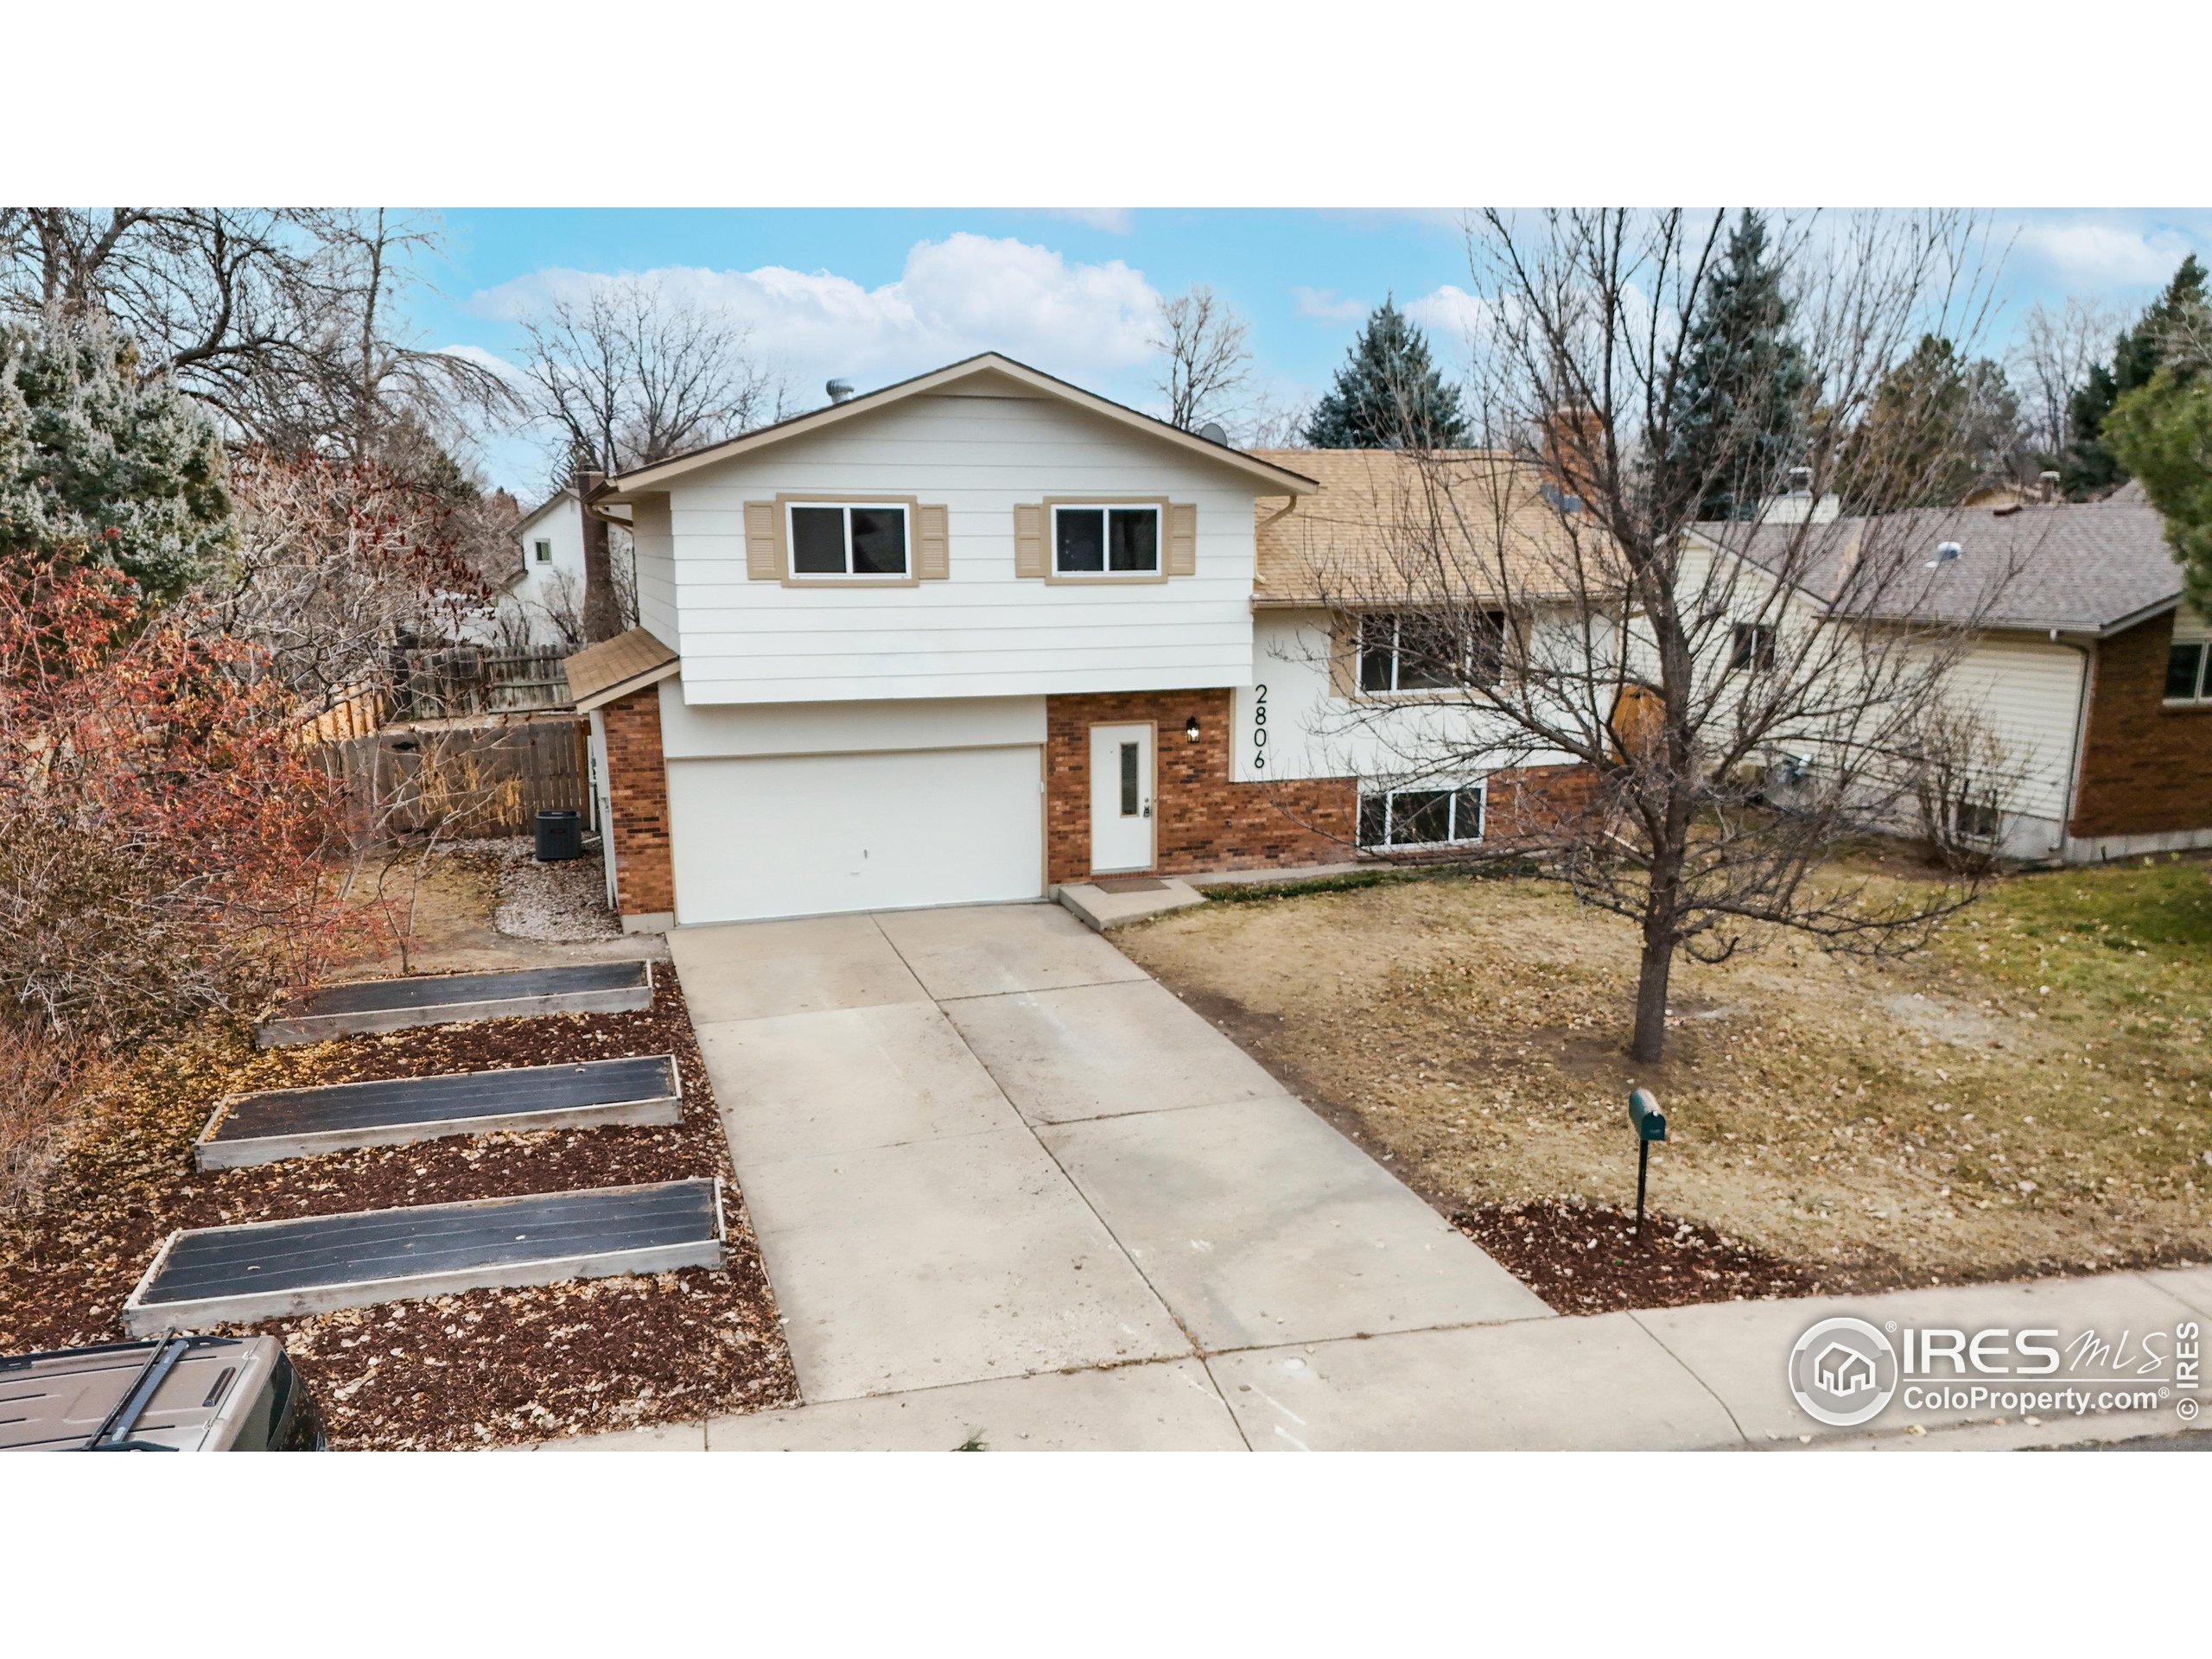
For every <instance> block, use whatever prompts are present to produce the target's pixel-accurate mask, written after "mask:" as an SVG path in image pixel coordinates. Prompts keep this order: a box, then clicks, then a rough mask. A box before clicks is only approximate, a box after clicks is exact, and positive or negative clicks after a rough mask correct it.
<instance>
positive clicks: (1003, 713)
mask: <svg viewBox="0 0 2212 1659" xmlns="http://www.w3.org/2000/svg"><path fill="white" fill-rule="evenodd" d="M660 733H661V749H662V752H663V753H664V754H665V755H666V756H667V757H668V759H670V760H714V759H720V758H724V757H731V756H748V755H766V754H855V753H879V752H883V751H888V750H896V749H975V748H1001V747H1007V746H1009V745H1017V744H1037V743H1042V742H1043V741H1045V699H1044V698H1042V697H964V698H938V699H927V700H925V699H920V698H916V699H911V700H907V701H903V702H902V701H897V700H879V701H874V702H775V703H752V704H747V703H710V702H702V701H700V700H698V699H696V698H691V699H687V698H686V696H685V695H684V690H683V685H682V683H680V682H679V681H676V680H664V681H662V682H661V688H660Z"/></svg>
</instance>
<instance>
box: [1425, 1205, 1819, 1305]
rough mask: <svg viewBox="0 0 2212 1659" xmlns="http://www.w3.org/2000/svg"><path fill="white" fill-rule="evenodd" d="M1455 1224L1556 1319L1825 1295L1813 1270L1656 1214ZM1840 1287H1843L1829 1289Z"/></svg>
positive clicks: (1532, 1215) (1577, 1208) (1564, 1209)
mask: <svg viewBox="0 0 2212 1659" xmlns="http://www.w3.org/2000/svg"><path fill="white" fill-rule="evenodd" d="M1452 1224H1453V1225H1454V1226H1456V1227H1458V1228H1459V1230H1460V1231H1461V1232H1463V1233H1465V1235H1466V1236H1468V1237H1469V1238H1471V1239H1472V1240H1474V1241H1475V1243H1478V1244H1479V1245H1481V1246H1482V1247H1483V1249H1485V1250H1487V1251H1489V1252H1490V1254H1491V1255H1493V1256H1495V1257H1496V1258H1497V1261H1498V1262H1499V1264H1500V1265H1502V1266H1503V1268H1505V1269H1506V1270H1507V1271H1508V1272H1510V1273H1511V1274H1513V1275H1514V1277H1516V1279H1518V1280H1520V1281H1521V1282H1522V1283H1523V1284H1525V1285H1527V1286H1528V1287H1529V1289H1531V1290H1533V1291H1535V1293H1536V1294H1537V1295H1539V1296H1541V1297H1542V1298H1543V1299H1544V1300H1545V1302H1546V1303H1548V1305H1549V1306H1551V1307H1552V1308H1553V1309H1554V1311H1556V1312H1558V1313H1604V1312H1605V1311H1606V1310H1607V1309H1610V1308H1629V1307H1681V1306H1684V1305H1685V1304H1687V1303H1690V1302H1733V1301H1750V1300H1755V1299H1757V1298H1759V1297H1763V1296H1809V1295H1814V1294H1818V1293H1819V1292H1820V1291H1821V1289H1822V1288H1823V1287H1822V1286H1821V1284H1819V1283H1818V1282H1816V1281H1815V1277H1814V1275H1813V1274H1812V1273H1811V1272H1810V1271H1808V1269H1807V1268H1803V1267H1802V1266H1799V1265H1797V1264H1796V1263H1794V1262H1783V1261H1780V1260H1778V1259H1777V1258H1776V1257H1774V1256H1771V1255H1765V1254H1764V1253H1762V1252H1761V1251H1758V1250H1756V1249H1752V1248H1751V1246H1749V1245H1747V1244H1745V1243H1741V1242H1740V1241H1738V1240H1736V1239H1731V1238H1726V1237H1723V1236H1721V1235H1720V1234H1719V1233H1717V1232H1715V1231H1713V1229H1711V1228H1710V1227H1700V1226H1696V1225H1694V1224H1691V1223H1689V1222H1687V1221H1683V1220H1681V1219H1680V1218H1679V1217H1674V1216H1669V1215H1666V1214H1664V1213H1662V1212H1661V1211H1645V1213H1644V1217H1643V1237H1641V1238H1638V1237H1637V1236H1635V1231H1634V1230H1635V1225H1636V1211H1633V1210H1620V1209H1616V1208H1614V1207H1613V1206H1611V1205H1599V1204H1589V1205H1572V1204H1559V1203H1554V1202H1551V1201H1548V1200H1544V1199H1538V1200H1536V1201H1535V1202H1533V1203H1529V1204H1518V1205H1486V1206H1484V1208H1482V1209H1479V1210H1471V1211H1462V1212H1461V1213H1460V1214H1459V1215H1456V1216H1454V1217H1452ZM1827 1288H1838V1287H1827Z"/></svg>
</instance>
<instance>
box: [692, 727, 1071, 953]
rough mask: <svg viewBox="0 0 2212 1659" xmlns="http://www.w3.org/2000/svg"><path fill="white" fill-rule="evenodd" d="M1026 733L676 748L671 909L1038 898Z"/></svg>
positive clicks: (790, 909) (724, 916)
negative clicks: (931, 745) (797, 749)
mask: <svg viewBox="0 0 2212 1659" xmlns="http://www.w3.org/2000/svg"><path fill="white" fill-rule="evenodd" d="M1041 775H1042V774H1041V772H1040V771H1039V755H1038V751H1037V750H1036V749H1035V748H1034V747H1027V748H1007V749H923V750H910V751H899V752H893V753H880V754H826V755H821V754H810V755H779V756H771V757H766V758H762V759H758V760H677V761H673V762H671V764H670V766H669V768H668V810H669V829H670V839H671V841H672V842H674V848H673V852H674V861H675V866H676V918H677V921H679V922H683V923H691V922H734V921H750V920H753V919H757V918H761V917H768V916H815V915H821V914H823V913H825V912H829V911H838V910H900V909H910V908H912V907H913V906H918V905H967V904H980V903H984V902H987V901H990V900H995V899H1035V898H1038V897H1040V896H1041V895H1042V893H1043V892H1044V862H1045V854H1044V823H1043V817H1044V813H1043V809H1042V806H1041V804H1040V803H1041V797H1040V796H1039V790H1038V780H1039V777H1040V776H1041Z"/></svg>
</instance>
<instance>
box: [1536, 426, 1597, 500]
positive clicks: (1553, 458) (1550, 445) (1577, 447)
mask: <svg viewBox="0 0 2212 1659" xmlns="http://www.w3.org/2000/svg"><path fill="white" fill-rule="evenodd" d="M1537 428H1538V435H1539V437H1540V440H1541V443H1542V445H1543V464H1544V470H1545V472H1547V473H1548V474H1550V475H1551V481H1552V482H1553V483H1554V484H1555V485H1557V486H1559V487H1560V489H1561V490H1563V491H1565V492H1566V493H1567V494H1569V495H1578V496H1580V497H1581V498H1582V499H1585V500H1588V499H1590V497H1591V496H1592V495H1593V494H1594V493H1596V490H1595V485H1596V482H1597V479H1598V473H1599V467H1601V466H1602V465H1603V464H1604V462H1605V421H1604V420H1603V419H1602V418H1601V417H1600V416H1599V414H1598V411H1597V410H1594V409H1586V408H1583V407H1581V406H1580V405H1573V404H1570V405H1567V406H1566V407H1563V408H1560V409H1554V410H1551V411H1549V412H1548V414H1546V415H1544V416H1542V418H1541V420H1539V421H1538V423H1537Z"/></svg>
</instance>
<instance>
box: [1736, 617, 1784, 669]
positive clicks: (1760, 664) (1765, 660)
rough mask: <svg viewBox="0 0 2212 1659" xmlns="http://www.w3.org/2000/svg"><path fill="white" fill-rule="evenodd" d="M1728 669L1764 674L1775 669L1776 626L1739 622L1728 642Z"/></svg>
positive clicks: (1768, 623)
mask: <svg viewBox="0 0 2212 1659" xmlns="http://www.w3.org/2000/svg"><path fill="white" fill-rule="evenodd" d="M1728 667H1729V670H1730V671H1732V672H1733V671H1736V670H1738V669H1743V670H1746V671H1749V672H1751V673H1753V674H1764V673H1767V672H1769V671H1771V670H1772V669H1773V667H1774V625H1773V624H1772V623H1770V622H1738V624H1736V627H1735V632H1733V633H1732V635H1731V636H1730V638H1729V640H1728Z"/></svg>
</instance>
